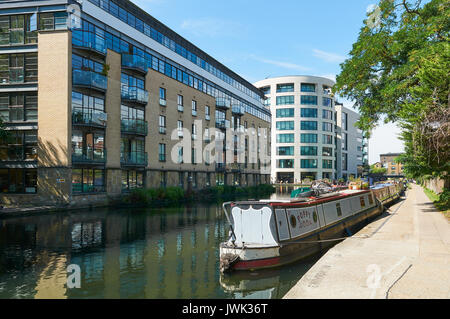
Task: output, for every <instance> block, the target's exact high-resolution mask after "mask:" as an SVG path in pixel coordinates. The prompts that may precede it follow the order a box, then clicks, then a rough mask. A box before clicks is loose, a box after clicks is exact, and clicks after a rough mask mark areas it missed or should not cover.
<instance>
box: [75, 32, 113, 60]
mask: <svg viewBox="0 0 450 319" xmlns="http://www.w3.org/2000/svg"><path fill="white" fill-rule="evenodd" d="M72 45H73V46H74V47H78V48H81V49H87V50H89V51H94V52H97V53H99V54H101V55H106V41H105V39H104V38H102V37H100V36H99V35H98V34H95V33H93V32H88V31H83V30H73V31H72Z"/></svg>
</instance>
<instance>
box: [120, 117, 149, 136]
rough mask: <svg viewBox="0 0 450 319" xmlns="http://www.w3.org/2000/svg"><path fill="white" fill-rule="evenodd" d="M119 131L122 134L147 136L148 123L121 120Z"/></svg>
mask: <svg viewBox="0 0 450 319" xmlns="http://www.w3.org/2000/svg"><path fill="white" fill-rule="evenodd" d="M120 129H121V131H122V133H129V134H138V135H147V133H148V123H147V121H144V120H138V119H121V120H120Z"/></svg>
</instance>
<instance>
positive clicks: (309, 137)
mask: <svg viewBox="0 0 450 319" xmlns="http://www.w3.org/2000/svg"><path fill="white" fill-rule="evenodd" d="M300 142H301V143H317V134H300Z"/></svg>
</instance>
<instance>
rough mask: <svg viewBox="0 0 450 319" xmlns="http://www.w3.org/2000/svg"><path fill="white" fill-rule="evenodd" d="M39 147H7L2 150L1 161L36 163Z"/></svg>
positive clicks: (0, 151)
mask: <svg viewBox="0 0 450 319" xmlns="http://www.w3.org/2000/svg"><path fill="white" fill-rule="evenodd" d="M36 160H37V147H36V146H33V145H27V146H24V145H7V146H5V147H2V148H0V161H5V162H20V161H36Z"/></svg>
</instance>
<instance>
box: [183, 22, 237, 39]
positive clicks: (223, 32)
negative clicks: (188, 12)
mask: <svg viewBox="0 0 450 319" xmlns="http://www.w3.org/2000/svg"><path fill="white" fill-rule="evenodd" d="M181 28H182V29H184V30H186V31H188V32H190V33H192V34H194V35H196V36H208V37H216V36H233V35H236V34H239V31H241V32H242V27H241V25H240V24H239V23H237V22H233V21H227V20H220V19H213V18H202V19H188V20H184V21H183V22H182V24H181Z"/></svg>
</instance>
